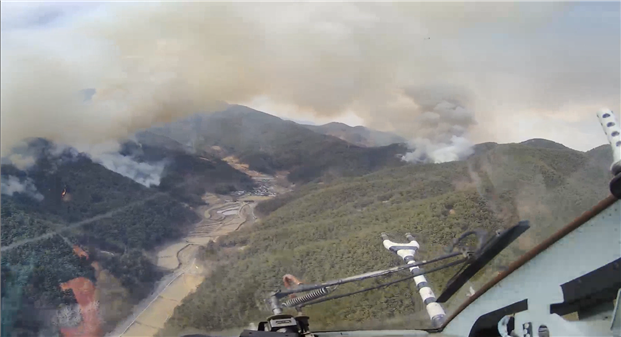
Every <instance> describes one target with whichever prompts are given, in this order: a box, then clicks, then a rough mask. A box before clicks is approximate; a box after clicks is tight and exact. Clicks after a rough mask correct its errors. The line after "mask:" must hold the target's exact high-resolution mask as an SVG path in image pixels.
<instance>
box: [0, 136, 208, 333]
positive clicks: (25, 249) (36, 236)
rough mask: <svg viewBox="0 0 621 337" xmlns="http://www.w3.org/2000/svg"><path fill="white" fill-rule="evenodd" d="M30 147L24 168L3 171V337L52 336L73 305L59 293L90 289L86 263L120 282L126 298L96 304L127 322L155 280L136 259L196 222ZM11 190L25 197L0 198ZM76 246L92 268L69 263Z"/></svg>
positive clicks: (160, 201)
mask: <svg viewBox="0 0 621 337" xmlns="http://www.w3.org/2000/svg"><path fill="white" fill-rule="evenodd" d="M35 142H36V143H37V144H38V146H39V147H40V148H39V150H40V151H39V156H38V158H37V162H36V163H35V165H33V166H32V167H31V168H29V169H28V170H23V171H22V170H19V169H17V168H16V167H14V166H12V165H3V166H2V182H3V195H2V206H1V212H2V333H3V336H4V335H5V333H6V336H14V335H23V336H33V335H35V336H36V335H44V336H52V335H55V334H57V333H58V327H57V326H54V325H53V317H54V315H55V314H56V311H57V310H58V309H59V308H62V307H63V306H71V305H73V304H75V301H76V300H75V298H74V297H73V295H72V293H71V291H65V292H63V291H61V289H60V284H61V283H64V282H67V281H69V280H72V279H75V278H77V277H85V278H87V279H90V280H91V282H93V283H95V286H96V287H97V286H98V284H97V280H96V279H95V274H96V271H95V270H94V267H93V266H92V265H91V263H92V262H93V261H97V262H99V264H100V265H101V267H102V268H103V269H105V270H106V272H107V273H109V274H110V275H111V277H113V278H114V279H117V280H118V281H119V286H118V287H117V288H119V289H113V290H114V291H117V292H118V291H122V292H125V293H127V294H128V295H127V296H125V297H123V298H121V299H120V300H121V301H124V305H123V306H121V307H118V303H111V302H108V300H110V301H111V300H112V299H111V298H109V299H105V298H102V299H101V302H100V308H101V310H102V313H103V314H104V315H111V314H115V313H114V311H119V310H120V313H122V312H126V310H129V309H131V304H132V303H135V302H136V301H137V300H139V299H141V298H142V297H144V296H145V295H147V294H148V293H149V292H150V290H151V286H152V285H153V283H154V282H155V281H156V280H157V279H158V278H159V277H160V275H161V274H160V272H158V271H157V270H156V269H155V267H154V266H153V264H151V262H150V261H149V260H148V259H147V258H146V257H145V256H144V255H143V252H144V251H145V250H148V249H151V248H153V247H155V246H157V245H159V244H162V243H163V242H166V241H167V240H171V239H175V238H178V237H180V236H181V235H182V234H183V231H184V229H185V227H186V226H187V225H189V224H191V223H194V222H196V221H197V220H198V217H197V215H196V214H195V213H194V212H193V211H191V210H190V209H189V208H188V207H186V206H184V205H183V204H182V203H180V202H179V201H178V200H176V199H175V198H174V197H173V196H171V195H170V194H169V193H164V192H162V191H158V190H157V189H154V188H147V187H145V186H143V185H141V184H138V183H136V182H134V181H133V180H131V179H129V178H126V177H124V176H121V175H120V174H117V173H114V172H112V171H110V170H108V169H106V168H104V167H103V166H102V165H99V164H97V163H94V162H93V161H92V160H91V159H89V158H88V157H87V156H85V155H82V154H78V153H76V152H73V151H68V150H67V151H65V152H63V153H55V152H54V151H53V147H52V144H51V143H48V142H46V141H44V140H36V141H35ZM9 183H10V184H13V185H12V186H16V184H22V185H23V186H28V189H23V188H22V189H17V190H15V191H12V193H5V192H7V191H4V189H5V187H6V186H5V184H9ZM7 186H8V185H7ZM9 194H11V195H9ZM68 229H71V230H68ZM31 240H32V241H31ZM75 246H77V247H82V248H84V249H85V250H86V251H87V252H88V254H89V255H90V259H89V260H86V259H85V258H83V257H82V258H81V257H79V256H78V255H76V252H74V247H75ZM100 252H104V253H105V254H104V253H100ZM99 253H100V254H99ZM98 255H99V257H98ZM104 297H105V296H104ZM113 307H114V308H115V309H112V308H113ZM123 310H125V311H123ZM106 317H107V316H105V317H104V318H106ZM107 323H111V324H112V325H114V323H115V322H107ZM104 328H106V327H104ZM107 328H109V327H107Z"/></svg>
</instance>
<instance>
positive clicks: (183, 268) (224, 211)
mask: <svg viewBox="0 0 621 337" xmlns="http://www.w3.org/2000/svg"><path fill="white" fill-rule="evenodd" d="M253 178H254V179H255V180H257V181H258V182H260V183H261V184H259V187H258V188H257V189H255V190H254V191H251V192H245V191H238V193H234V195H236V196H224V195H217V194H212V193H206V194H205V195H204V196H203V200H204V201H205V202H206V203H207V204H208V206H199V207H197V208H195V209H194V210H195V211H196V213H197V214H198V215H199V216H200V217H201V221H200V222H198V223H196V224H194V225H192V226H190V227H189V228H188V229H187V233H186V235H185V236H184V237H182V238H180V239H178V240H176V241H173V242H169V243H167V244H166V245H164V246H162V247H157V248H156V249H154V253H153V255H154V259H155V261H156V262H155V264H156V265H157V267H159V268H160V269H162V270H166V271H168V272H169V274H167V275H166V276H164V277H163V278H162V279H161V280H160V281H159V282H158V283H157V285H156V287H155V290H154V291H153V292H152V293H151V295H149V297H147V298H146V299H144V300H142V301H141V302H140V303H139V304H138V305H136V306H135V307H134V309H133V310H132V314H131V315H130V316H129V317H128V318H127V319H125V320H124V321H123V322H121V323H120V324H119V325H118V326H117V327H116V328H115V329H114V330H113V331H112V332H110V333H109V334H107V335H106V336H109V337H113V336H114V337H116V336H119V337H120V336H127V337H129V336H136V337H138V336H155V334H156V333H157V332H158V331H159V330H160V329H161V328H163V327H164V323H165V322H166V321H167V319H168V318H169V317H171V316H172V314H173V312H174V310H175V308H176V307H177V306H178V305H179V304H181V301H182V300H183V299H184V298H186V297H187V296H189V295H191V294H192V293H193V292H194V291H195V290H196V287H197V286H198V285H199V284H201V282H202V281H203V280H204V278H205V277H206V276H208V275H209V274H210V273H211V272H212V271H213V269H214V263H213V262H210V261H208V260H205V259H203V258H202V257H201V254H204V252H202V250H201V248H205V247H206V246H207V245H208V244H209V243H210V242H211V244H213V242H214V241H216V240H217V239H218V238H219V237H221V236H224V235H227V234H230V233H232V232H235V231H237V230H239V229H241V228H244V227H249V226H252V225H253V224H254V223H255V222H256V221H258V219H257V216H256V215H255V214H254V208H255V207H256V205H257V203H258V202H259V201H264V200H269V199H270V198H271V197H273V196H275V193H276V192H275V190H280V191H281V192H283V191H284V190H283V189H282V188H280V189H279V188H274V187H273V186H272V184H271V183H270V182H272V181H274V178H273V177H270V176H266V175H261V174H257V175H256V176H254V177H253ZM267 190H269V191H271V192H270V193H269V194H268V193H267V192H265V193H261V191H267ZM257 194H268V195H257Z"/></svg>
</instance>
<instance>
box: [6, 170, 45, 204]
mask: <svg viewBox="0 0 621 337" xmlns="http://www.w3.org/2000/svg"><path fill="white" fill-rule="evenodd" d="M15 193H23V194H26V195H28V196H30V197H32V198H34V199H35V200H37V201H41V200H43V195H42V194H41V193H39V191H38V190H37V187H36V186H35V185H34V182H33V181H32V179H30V178H25V179H23V180H20V179H19V178H18V177H15V176H6V177H5V176H3V177H2V194H5V195H13V194H15Z"/></svg>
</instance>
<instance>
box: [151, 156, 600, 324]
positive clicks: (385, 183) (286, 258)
mask: <svg viewBox="0 0 621 337" xmlns="http://www.w3.org/2000/svg"><path fill="white" fill-rule="evenodd" d="M603 152H605V148H602V149H600V150H598V151H595V152H593V151H592V152H589V153H586V154H585V153H581V152H577V151H573V150H569V149H566V150H565V149H549V148H541V147H532V146H526V145H519V144H508V145H496V146H491V145H490V146H486V147H484V148H481V150H480V151H478V152H477V154H476V155H475V156H473V157H471V158H470V159H469V160H468V161H465V162H454V163H445V164H439V165H418V166H404V167H399V168H392V169H385V170H382V171H379V172H375V173H372V174H369V175H366V176H362V177H358V178H348V179H341V180H338V181H335V182H333V183H330V184H326V185H308V186H304V187H302V188H301V189H299V190H297V191H296V192H293V194H292V195H288V196H285V197H282V198H278V199H275V200H272V201H268V202H266V203H264V204H262V205H260V206H259V207H258V210H260V211H261V212H263V213H264V214H269V215H268V216H267V217H266V218H265V219H264V220H263V222H262V224H261V225H260V226H258V227H254V228H249V229H246V230H243V231H240V232H238V233H235V234H232V235H229V236H228V237H225V238H223V239H222V240H221V241H220V242H219V245H220V246H222V247H224V246H232V245H238V246H240V245H243V246H245V248H244V249H243V250H242V251H241V252H240V253H238V254H235V255H233V256H230V255H225V254H224V253H223V252H221V253H220V254H219V258H220V259H221V260H222V261H226V262H225V267H223V268H221V269H220V270H217V271H216V272H215V273H214V274H213V276H211V277H210V278H208V279H207V280H206V281H205V282H203V284H201V286H200V287H199V289H198V290H197V293H196V294H195V295H193V296H191V297H189V298H186V299H185V300H184V301H183V304H182V305H181V306H179V307H178V308H177V309H176V310H175V314H174V315H173V317H172V318H171V319H170V320H169V321H168V322H167V325H166V326H167V327H166V329H165V330H164V331H162V332H161V333H162V334H164V335H168V334H173V333H175V332H177V331H179V330H183V329H185V328H188V327H192V328H198V329H201V330H205V331H218V330H222V329H225V328H230V327H239V326H246V325H247V324H248V323H249V322H251V321H256V320H259V319H264V318H265V316H266V315H268V313H267V312H265V311H262V310H261V309H262V308H263V305H262V303H261V298H263V297H264V296H265V293H267V292H268V291H270V290H273V289H274V288H275V287H279V286H280V282H281V281H280V278H281V277H282V275H283V274H285V273H292V274H294V275H296V276H299V277H300V278H301V279H303V280H305V281H307V282H317V281H324V280H328V279H334V278H338V277H342V276H347V275H351V274H355V273H361V272H366V271H370V270H374V269H379V268H384V267H387V266H391V265H395V264H397V263H398V260H397V259H396V257H395V256H393V255H392V254H389V253H388V252H387V251H386V250H385V249H384V248H383V247H382V246H381V240H380V238H379V234H380V232H383V231H385V232H388V233H392V234H393V235H397V236H396V237H395V238H396V239H397V240H399V239H400V236H401V235H402V234H403V233H404V232H406V231H411V232H412V233H415V234H416V235H417V236H418V238H419V239H420V241H421V245H422V247H423V249H422V250H421V251H420V257H421V258H429V257H432V256H437V255H438V254H440V253H441V249H442V248H443V247H444V246H445V245H447V244H448V243H449V242H450V240H451V239H452V238H453V237H455V236H456V235H458V234H460V233H462V232H463V231H465V230H468V229H474V228H483V229H487V230H495V229H498V228H503V227H506V226H509V225H513V224H515V223H516V222H517V221H518V220H520V219H526V220H530V221H531V226H532V229H531V230H530V231H528V232H527V234H525V235H524V237H523V238H521V239H520V241H519V242H516V243H515V244H514V245H512V246H511V247H509V248H508V249H507V250H506V251H505V252H503V255H502V256H500V257H499V258H498V259H496V260H495V261H494V263H493V264H492V267H491V268H487V270H486V271H484V272H481V273H480V274H479V275H477V277H476V278H475V279H473V282H474V283H475V285H480V283H481V282H483V281H485V279H487V278H488V277H489V276H490V275H491V274H492V273H494V272H495V271H497V270H499V269H500V268H502V267H503V266H506V264H508V263H509V262H510V261H511V260H513V259H514V258H515V257H516V256H517V255H518V254H520V253H521V252H523V251H524V250H525V249H528V248H530V247H532V246H533V245H534V244H536V243H537V242H539V241H541V240H543V239H544V238H545V235H548V234H549V233H551V232H552V231H554V230H556V229H558V228H559V227H560V226H562V225H564V224H565V223H567V222H568V221H570V220H572V219H573V218H574V217H576V216H577V215H579V214H580V213H581V212H583V211H584V210H586V209H587V208H589V207H590V206H592V205H593V204H594V203H596V202H597V201H599V200H600V199H601V198H603V197H605V196H606V195H607V193H608V192H607V188H606V187H607V182H608V179H609V176H608V173H607V169H608V162H609V160H608V159H607V158H606V156H605V155H604V153H603ZM451 210H452V211H451ZM450 276H451V272H443V273H438V274H433V275H431V277H430V280H431V282H432V284H433V286H434V289H435V291H436V292H437V293H440V292H441V290H442V288H443V286H444V284H445V283H446V281H447V280H448V278H449V277H450ZM375 282H376V281H369V282H366V284H367V285H369V284H374V283H375ZM356 287H362V285H357V286H356ZM354 288H355V287H352V286H342V288H341V289H340V290H341V291H342V290H351V289H354ZM413 294H415V292H413V288H412V284H408V283H404V284H400V285H398V286H393V287H390V288H387V289H386V290H383V291H374V292H370V293H366V294H362V295H356V296H353V297H349V298H345V299H340V300H337V301H333V302H329V303H325V304H320V305H317V306H315V307H310V308H308V309H307V310H306V311H305V313H307V314H309V315H310V316H311V326H312V327H313V328H314V329H322V328H330V329H336V328H350V329H351V328H364V327H370V326H372V327H374V328H378V327H382V326H381V324H380V323H378V321H386V322H388V323H387V324H389V325H390V327H392V328H396V327H399V326H404V327H405V326H409V327H419V328H420V327H421V325H424V324H425V323H426V320H425V318H424V315H422V316H421V312H420V309H421V308H422V305H421V303H420V300H419V299H418V296H416V295H414V296H412V295H413ZM412 298H414V300H413V299H412ZM462 299H463V295H462ZM462 299H456V301H461V300H462ZM453 304H454V303H453ZM453 304H449V305H448V307H449V310H450V308H451V307H452V306H453ZM415 312H418V313H417V314H414V316H412V315H413V313H415ZM402 315H406V316H407V317H409V318H408V319H405V320H398V321H395V317H396V318H397V319H398V318H399V317H400V316H402Z"/></svg>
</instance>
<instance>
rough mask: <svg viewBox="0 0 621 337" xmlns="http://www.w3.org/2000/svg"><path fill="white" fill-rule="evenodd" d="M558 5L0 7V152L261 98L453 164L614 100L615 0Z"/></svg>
mask: <svg viewBox="0 0 621 337" xmlns="http://www.w3.org/2000/svg"><path fill="white" fill-rule="evenodd" d="M3 6H5V5H4V3H3ZM6 6H8V5H6ZM6 6H5V7H6ZM572 6H574V5H573V4H572V5H568V4H554V3H547V4H541V3H521V4H511V3H469V4H467V5H465V4H457V3H451V4H440V3H399V4H371V3H361V4H354V3H330V4H321V3H291V4H289V3H277V4H259V3H253V4H238V3H228V4H222V3H160V4H154V3H140V4H132V3H110V4H103V5H102V4H100V5H97V6H96V7H95V9H93V10H84V9H81V12H80V15H74V16H71V15H65V16H64V17H63V16H62V15H61V16H60V19H57V20H56V21H52V22H51V23H49V22H48V23H45V24H43V23H36V25H35V26H34V27H33V26H32V25H18V24H14V25H12V26H11V25H9V24H8V23H5V21H6V22H8V21H7V20H5V17H4V15H5V14H4V13H5V12H7V11H6V10H5V7H3V11H2V13H3V20H2V21H3V25H4V26H3V29H2V94H3V97H2V98H3V99H2V107H1V108H2V114H3V116H2V151H3V153H4V152H5V151H7V150H8V149H10V148H11V147H12V146H13V145H14V144H15V143H16V142H17V141H19V140H20V139H23V138H25V137H44V138H48V139H51V140H53V141H57V142H61V143H65V144H69V145H72V146H78V145H80V144H89V145H92V144H98V143H100V142H104V141H107V140H110V139H114V140H118V139H122V138H125V137H127V136H128V135H130V134H132V133H134V132H135V131H137V130H139V129H142V128H147V127H150V126H151V125H153V124H154V123H160V122H167V121H171V120H174V119H176V118H179V117H181V116H185V115H188V114H190V113H193V112H196V111H198V110H201V111H213V110H219V109H221V108H222V106H221V104H219V102H222V101H226V102H229V103H246V102H251V101H252V100H253V99H255V98H256V97H267V98H269V101H271V102H274V103H277V104H282V105H284V106H290V107H292V110H291V111H293V113H292V117H294V116H295V112H296V111H297V112H299V113H302V112H311V113H313V114H315V115H317V116H324V117H330V116H337V115H339V114H342V113H345V112H351V111H353V112H354V113H355V114H356V115H358V116H359V117H361V118H362V119H363V120H364V123H365V125H366V126H369V127H372V128H376V129H379V130H385V131H394V132H397V133H399V134H401V135H402V136H404V137H406V138H408V139H414V141H413V145H414V148H415V150H414V152H413V153H412V155H411V157H413V158H421V157H420V155H419V154H420V152H421V151H423V152H425V153H426V155H427V156H428V157H430V158H436V157H437V158H440V159H437V160H445V159H446V158H455V157H460V156H461V155H463V153H465V152H463V151H465V150H463V148H464V144H465V141H464V140H463V139H462V138H466V137H470V138H471V139H472V140H474V141H481V140H497V139H495V138H498V137H509V138H508V139H507V138H505V139H504V140H511V138H510V137H513V138H515V137H516V135H518V134H517V133H516V132H518V131H519V129H516V128H514V127H513V126H512V125H510V123H506V119H505V118H509V117H511V116H515V115H518V114H520V116H522V117H526V118H530V117H532V116H535V117H537V118H539V116H552V117H554V118H559V119H562V120H563V121H567V122H568V123H569V122H575V120H576V119H577V120H581V118H582V117H581V115H579V114H580V113H583V114H584V113H585V112H586V111H588V113H589V114H590V113H591V110H590V107H591V106H596V108H599V106H602V105H608V106H612V107H617V106H619V105H620V104H619V95H618V93H619V91H620V89H621V88H620V85H619V62H618V59H619V43H618V41H619V23H618V12H619V4H618V3H616V4H615V3H611V4H610V5H608V4H607V5H602V6H604V7H606V8H604V9H602V10H601V13H600V12H595V13H593V12H592V10H591V12H588V11H587V12H586V13H587V14H576V13H585V12H584V11H571V10H572ZM576 6H577V5H576ZM7 8H8V7H7ZM569 12H571V13H572V15H574V16H572V17H571V18H574V19H573V20H574V21H572V22H570V23H572V24H574V23H575V24H576V26H571V28H572V29H575V28H576V27H579V29H578V30H579V31H581V34H574V33H573V30H568V29H567V27H565V26H563V24H562V23H563V21H562V20H560V19H561V18H566V17H569V16H565V15H566V13H569ZM589 13H590V14H589ZM602 13H606V14H605V15H603V14H602ZM608 13H612V14H610V15H609V14H608ZM599 14H602V15H599ZM614 14H616V16H615V15H614ZM576 15H578V16H579V17H575V16H576ZM580 15H585V17H580ZM587 15H591V16H587ZM7 18H8V14H7ZM593 18H595V20H596V23H597V25H589V24H588V22H590V21H589V20H593ZM552 19H555V20H556V21H555V20H552ZM578 25H582V26H578ZM567 32H570V33H567ZM563 34H566V35H563ZM506 41H511V42H510V43H507V42H506ZM593 50H597V51H598V54H597V60H598V61H597V62H592V61H590V60H592V57H593V53H592V52H591V51H593ZM559 60H562V62H559ZM593 74H596V76H593ZM430 83H433V84H434V85H433V86H430ZM449 84H450V85H449ZM464 88H468V90H469V93H468V94H467V95H466V96H467V97H465V98H464V97H456V96H455V95H457V94H462V91H463V89H464ZM87 96H89V97H87ZM457 96H459V95H457ZM465 99H466V100H465ZM465 111H468V113H466V112H465ZM561 111H562V113H561ZM593 111H595V110H593ZM474 113H476V117H477V121H478V123H477V124H475V123H474ZM589 116H590V115H589ZM535 117H533V118H535ZM572 118H573V120H572ZM423 125H424V126H423ZM516 130H518V131H516ZM570 138H571V137H570ZM417 139H420V140H417ZM421 144H427V145H421ZM438 146H440V148H438ZM442 146H444V147H442ZM446 146H448V147H452V149H449V150H445V149H444V148H445V147H446ZM417 151H418V153H417ZM429 151H431V153H429ZM466 152H467V151H466ZM442 158H444V159H442ZM434 160H436V159H434ZM115 165H116V164H115ZM119 165H120V166H118V165H117V166H115V167H124V168H123V169H120V170H124V169H128V170H131V169H129V168H128V167H131V165H133V164H129V165H125V166H123V165H124V164H119ZM152 173H153V174H155V175H157V170H155V171H153V172H152ZM151 177H152V178H153V177H154V176H151ZM150 179H151V178H148V179H146V180H145V183H146V182H147V181H155V180H150ZM153 179H155V178H153Z"/></svg>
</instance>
